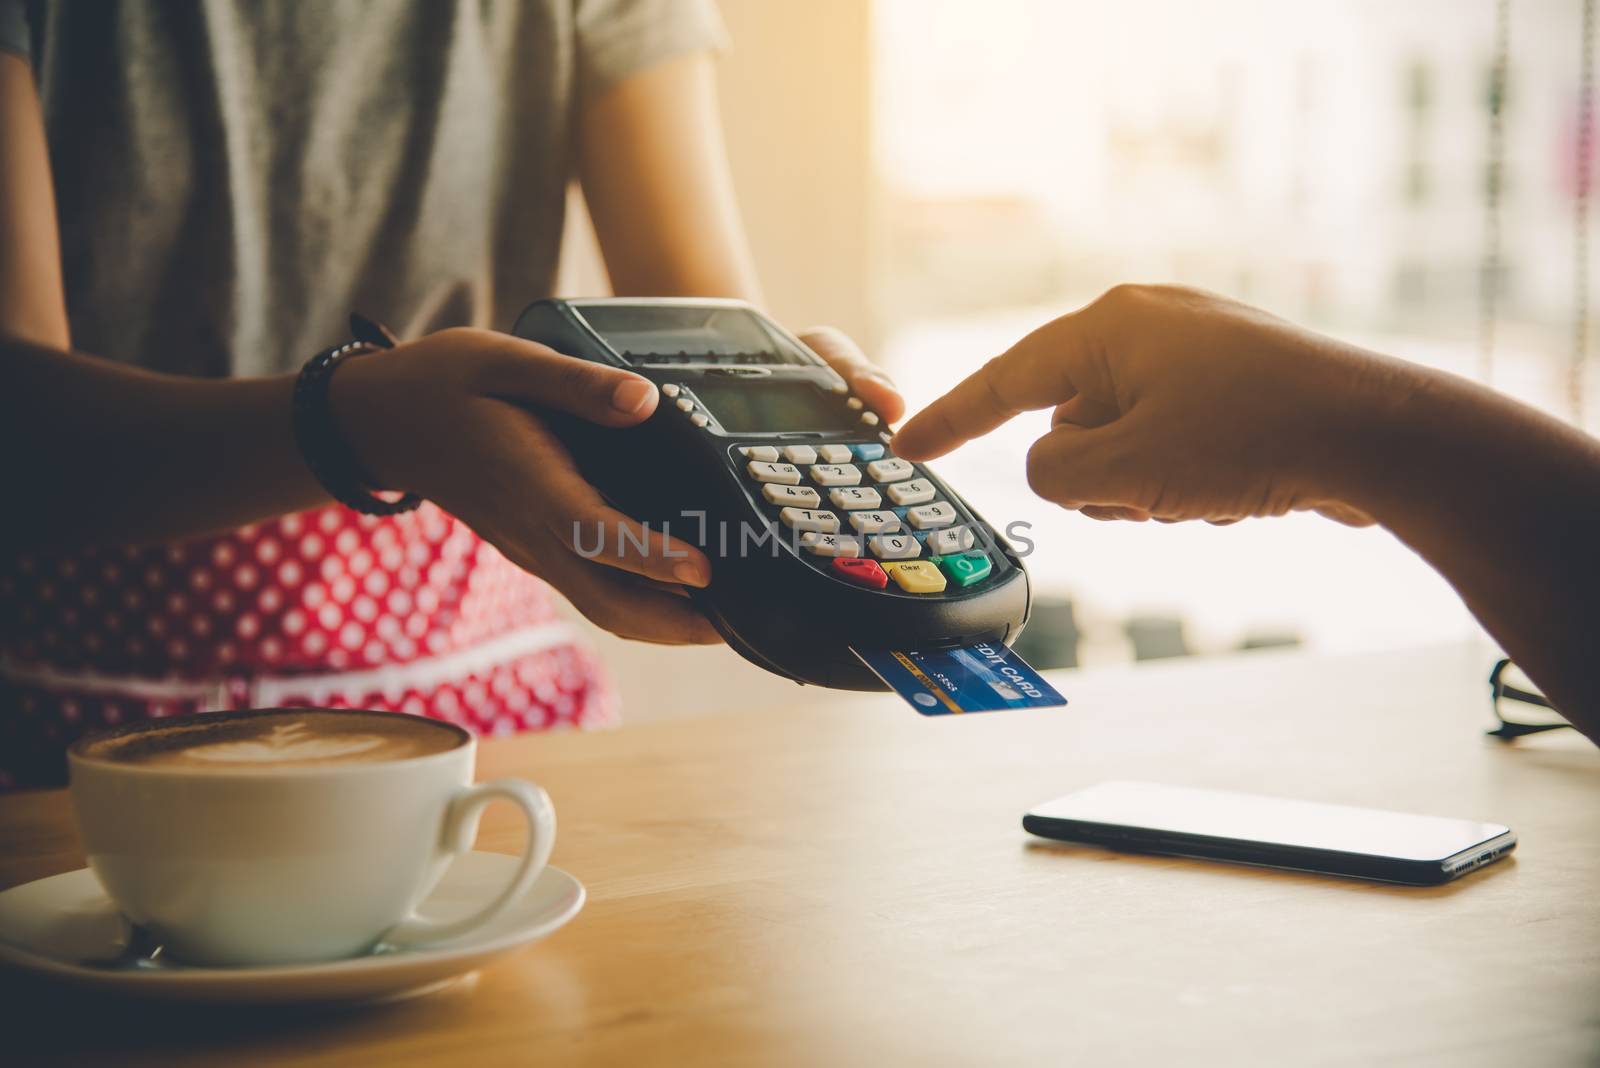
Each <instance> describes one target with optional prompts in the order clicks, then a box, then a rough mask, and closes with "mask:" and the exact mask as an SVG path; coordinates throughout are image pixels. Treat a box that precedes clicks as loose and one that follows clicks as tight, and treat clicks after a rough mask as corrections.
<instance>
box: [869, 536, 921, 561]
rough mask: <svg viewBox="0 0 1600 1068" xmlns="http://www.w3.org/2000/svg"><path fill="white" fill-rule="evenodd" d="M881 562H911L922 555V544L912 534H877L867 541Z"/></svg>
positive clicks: (873, 553)
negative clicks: (913, 558)
mask: <svg viewBox="0 0 1600 1068" xmlns="http://www.w3.org/2000/svg"><path fill="white" fill-rule="evenodd" d="M867 544H868V545H870V546H872V555H873V556H876V557H877V558H878V559H879V560H909V559H911V558H912V557H914V556H921V555H922V543H921V542H919V541H918V540H917V539H916V538H913V537H912V536H911V535H910V534H876V535H873V536H872V537H871V538H868V539H867Z"/></svg>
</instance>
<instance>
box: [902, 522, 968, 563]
mask: <svg viewBox="0 0 1600 1068" xmlns="http://www.w3.org/2000/svg"><path fill="white" fill-rule="evenodd" d="M907 514H909V513H907ZM977 541H978V539H977V536H976V535H975V534H973V533H972V528H971V527H949V528H947V529H945V530H936V531H934V532H933V533H932V534H929V535H928V551H929V552H930V553H932V554H933V555H934V556H949V555H951V554H952V553H963V552H966V551H967V550H968V549H970V548H972V547H973V545H975V544H977Z"/></svg>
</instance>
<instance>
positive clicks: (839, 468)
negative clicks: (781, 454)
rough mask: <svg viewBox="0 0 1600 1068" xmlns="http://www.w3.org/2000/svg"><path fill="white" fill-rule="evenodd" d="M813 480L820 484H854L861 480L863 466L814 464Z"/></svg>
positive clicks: (812, 470) (812, 467)
mask: <svg viewBox="0 0 1600 1068" xmlns="http://www.w3.org/2000/svg"><path fill="white" fill-rule="evenodd" d="M784 466H788V465H784ZM790 470H794V469H793V468H790ZM811 481H813V482H815V483H816V484H817V485H819V486H854V485H856V484H857V483H859V482H860V481H861V468H859V467H857V466H856V465H855V464H812V465H811Z"/></svg>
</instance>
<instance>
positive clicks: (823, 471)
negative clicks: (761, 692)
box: [512, 299, 1029, 690]
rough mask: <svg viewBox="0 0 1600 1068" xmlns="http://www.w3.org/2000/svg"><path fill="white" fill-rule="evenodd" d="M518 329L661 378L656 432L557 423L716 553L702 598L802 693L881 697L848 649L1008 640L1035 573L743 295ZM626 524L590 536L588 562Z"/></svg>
mask: <svg viewBox="0 0 1600 1068" xmlns="http://www.w3.org/2000/svg"><path fill="white" fill-rule="evenodd" d="M512 333H514V334H515V335H516V336H517V337H521V338H526V339H528V340H530V341H537V342H540V343H541V344H544V345H548V346H549V347H551V348H553V349H555V350H556V351H557V352H561V353H564V354H566V355H568V356H575V357H577V358H579V359H585V360H593V361H595V362H597V363H603V364H608V365H610V366H613V367H624V368H627V369H628V370H630V371H633V372H634V373H636V374H640V375H643V376H644V377H646V378H649V379H650V380H651V381H653V382H655V383H656V385H657V386H658V387H660V390H661V402H660V404H659V406H658V407H657V409H656V411H655V413H654V414H653V415H652V416H651V417H650V418H649V419H647V420H645V421H644V422H643V423H641V424H639V425H637V426H633V427H628V428H625V429H617V428H608V427H601V426H597V425H595V424H593V423H589V422H587V421H585V420H581V419H577V418H574V417H571V416H565V415H562V414H560V413H552V414H551V415H550V417H549V421H550V425H551V428H552V429H553V431H554V432H555V433H556V434H557V435H558V436H559V437H560V438H561V439H562V441H563V442H564V443H565V444H566V446H567V447H568V448H569V449H570V450H571V452H572V454H573V456H574V458H575V459H576V461H577V463H578V466H579V469H580V470H581V471H582V472H583V474H584V476H585V477H586V478H587V479H588V480H589V481H590V482H591V483H592V484H593V485H594V486H595V487H597V488H598V489H599V490H600V491H601V492H602V493H603V494H604V495H605V497H606V498H607V499H608V500H609V501H610V502H611V503H612V504H613V505H614V506H616V507H617V508H619V509H620V510H622V511H623V512H625V513H627V514H628V515H630V516H632V517H634V518H635V519H639V520H643V521H645V522H647V523H648V524H650V526H651V528H652V529H654V530H658V531H659V530H665V531H667V532H669V533H670V534H672V535H673V536H675V537H678V538H681V539H683V540H684V541H687V542H689V543H691V544H693V545H696V546H698V547H699V548H700V549H701V550H702V551H704V552H705V554H706V556H707V557H708V558H709V559H710V561H711V566H712V576H711V582H710V585H709V586H708V587H707V588H705V589H703V590H694V591H691V596H693V598H694V600H695V603H696V604H697V606H698V607H699V608H700V609H701V611H703V612H704V613H705V614H706V616H707V617H708V618H709V619H710V620H711V623H712V625H713V626H715V627H716V629H717V631H718V632H719V633H720V634H721V635H722V636H723V638H724V639H726V640H727V642H728V644H729V645H730V646H732V647H733V649H734V650H735V651H736V652H738V653H739V654H740V655H741V656H743V657H744V658H745V659H747V660H749V661H751V662H752V663H754V664H757V665H759V666H760V667H763V668H766V669H767V670H768V671H772V672H776V673H777V674H779V675H784V676H787V677H788V678H791V679H794V680H796V681H798V682H802V683H813V684H815V685H819V686H829V687H834V688H839V689H851V690H882V689H884V685H883V683H882V682H880V681H879V679H878V678H877V676H875V675H874V674H873V673H872V672H871V671H870V670H868V669H867V667H866V666H865V665H864V664H863V663H862V662H861V660H860V659H858V658H857V657H856V656H855V654H854V653H852V652H851V649H852V647H854V648H860V649H888V648H892V649H916V650H932V649H942V648H951V647H955V646H965V645H972V644H975V643H978V642H1001V643H1005V642H1010V641H1012V640H1014V639H1015V638H1016V636H1017V634H1018V633H1019V632H1020V631H1021V629H1022V625H1023V623H1024V622H1025V621H1026V618H1027V615H1028V608H1029V589H1028V576H1027V572H1026V571H1024V570H1023V567H1022V561H1021V560H1020V559H1018V558H1017V556H1016V555H1015V553H1014V552H1013V551H1012V550H1011V548H1010V547H1009V546H1008V545H1006V544H1005V543H1004V542H1002V541H1001V540H1000V539H999V538H998V537H997V536H996V534H995V531H994V530H993V529H992V528H991V527H990V526H989V524H988V523H986V522H984V520H983V519H982V517H980V516H979V515H977V513H975V512H974V511H973V510H972V509H971V508H970V507H968V505H967V503H966V502H965V501H963V500H962V499H961V497H960V496H959V495H958V494H956V493H955V492H954V491H953V490H952V489H951V488H950V487H949V486H948V485H946V484H945V483H944V482H943V481H941V480H940V479H939V478H938V476H936V475H934V474H933V472H931V471H929V470H928V469H927V468H926V467H924V466H923V465H921V464H916V463H912V462H910V461H908V460H903V459H900V458H899V457H896V456H894V455H893V454H892V453H891V452H890V451H889V448H888V442H889V439H890V435H889V433H888V431H887V428H886V427H885V425H884V423H883V420H882V419H881V418H880V417H879V415H878V414H877V413H876V412H873V411H872V410H871V409H870V408H868V407H867V406H866V405H865V404H864V403H863V402H862V400H861V399H860V398H859V397H856V396H853V395H852V394H851V393H850V390H849V387H848V386H847V385H846V383H845V381H844V379H843V378H841V377H840V376H839V375H838V373H836V372H835V371H834V370H833V369H832V368H831V367H829V366H828V365H827V363H825V362H824V361H823V360H822V359H821V358H820V357H819V356H817V355H816V354H815V353H813V352H812V351H811V350H810V349H808V348H807V347H806V346H805V345H804V344H802V343H801V342H800V341H799V340H798V339H797V338H795V337H794V336H793V335H791V334H789V333H788V332H787V331H785V330H783V329H782V328H781V327H779V326H778V325H777V324H775V323H773V322H772V321H771V320H769V319H767V318H766V317H765V316H763V315H762V314H761V313H760V312H758V311H756V309H754V308H752V307H750V306H749V305H747V304H744V303H741V302H739V301H731V300H702V299H689V300H680V299H648V300H636V299H596V300H541V301H537V302H535V303H533V304H531V305H529V306H528V308H526V309H525V310H524V311H523V312H522V314H521V315H520V316H519V317H518V319H517V322H516V325H515V326H514V327H513V328H512ZM602 536H604V537H608V538H615V537H618V536H620V535H619V532H617V531H615V530H611V531H605V532H603V533H602V532H598V531H594V532H591V531H582V532H579V534H578V537H579V539H580V540H579V547H580V550H581V549H582V548H583V547H584V546H585V545H588V546H590V547H591V548H593V547H595V546H596V545H597V542H598V538H600V537H602Z"/></svg>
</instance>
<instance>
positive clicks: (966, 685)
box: [850, 642, 1067, 716]
mask: <svg viewBox="0 0 1600 1068" xmlns="http://www.w3.org/2000/svg"><path fill="white" fill-rule="evenodd" d="M850 651H851V652H853V653H855V654H856V656H858V657H860V658H861V662H862V663H864V664H866V665H867V667H869V668H871V669H872V673H873V674H874V675H877V676H878V678H880V679H882V680H883V681H884V682H886V683H888V685H889V688H890V689H891V690H894V691H895V692H896V693H898V694H899V695H900V696H901V697H904V698H905V699H906V704H908V705H910V706H911V707H912V708H914V709H916V710H917V711H918V712H921V713H922V714H923V715H924V716H949V715H954V714H957V713H961V712H997V711H999V710H1001V709H1004V708H1054V707H1057V706H1060V705H1064V704H1066V703H1067V699H1066V698H1065V697H1062V696H1061V695H1060V694H1059V693H1057V692H1056V690H1055V687H1053V686H1051V685H1050V684H1049V683H1048V682H1045V681H1044V680H1043V679H1041V678H1040V677H1039V673H1038V672H1037V671H1035V670H1033V668H1031V667H1029V666H1028V663H1027V661H1025V660H1023V659H1022V657H1020V656H1018V655H1017V654H1016V653H1014V652H1012V651H1011V650H1010V649H1007V648H1006V647H1005V646H1004V645H1001V644H1000V643H999V642H995V643H994V644H992V645H986V644H980V645H970V646H967V647H966V648H964V649H941V650H939V651H937V652H931V653H903V652H899V651H898V650H893V649H868V650H861V649H852V650H850Z"/></svg>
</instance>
